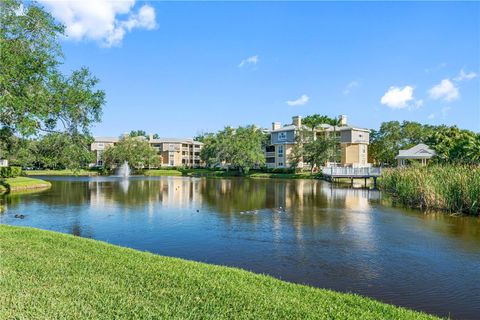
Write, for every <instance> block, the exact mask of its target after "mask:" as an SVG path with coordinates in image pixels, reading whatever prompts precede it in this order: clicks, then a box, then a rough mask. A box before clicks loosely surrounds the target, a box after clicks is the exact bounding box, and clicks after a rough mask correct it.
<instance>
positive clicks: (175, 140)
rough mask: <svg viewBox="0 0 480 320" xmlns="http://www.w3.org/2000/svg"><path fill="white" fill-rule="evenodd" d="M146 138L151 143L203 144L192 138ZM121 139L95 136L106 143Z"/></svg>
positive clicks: (96, 140)
mask: <svg viewBox="0 0 480 320" xmlns="http://www.w3.org/2000/svg"><path fill="white" fill-rule="evenodd" d="M142 138H143V139H144V140H146V141H148V142H150V143H192V144H195V145H203V143H202V142H200V141H195V140H193V139H192V138H162V137H160V138H159V139H151V140H148V139H147V138H145V137H142ZM118 141H120V138H117V137H95V142H97V143H98V142H100V143H101V142H106V143H116V142H118Z"/></svg>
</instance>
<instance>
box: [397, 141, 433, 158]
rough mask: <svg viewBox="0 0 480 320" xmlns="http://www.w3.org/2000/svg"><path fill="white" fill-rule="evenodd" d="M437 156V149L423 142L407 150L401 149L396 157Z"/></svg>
mask: <svg viewBox="0 0 480 320" xmlns="http://www.w3.org/2000/svg"><path fill="white" fill-rule="evenodd" d="M433 156H435V151H434V150H433V149H431V148H430V147H429V146H427V145H426V144H423V143H419V144H417V145H416V146H413V147H411V148H410V149H407V150H400V151H399V152H398V155H397V156H396V157H395V159H430V158H432V157H433Z"/></svg>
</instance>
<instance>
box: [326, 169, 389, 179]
mask: <svg viewBox="0 0 480 320" xmlns="http://www.w3.org/2000/svg"><path fill="white" fill-rule="evenodd" d="M322 174H323V175H326V176H332V177H333V176H336V177H378V176H380V175H381V174H382V169H381V168H379V167H367V168H350V167H330V168H322Z"/></svg>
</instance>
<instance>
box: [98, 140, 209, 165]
mask: <svg viewBox="0 0 480 320" xmlns="http://www.w3.org/2000/svg"><path fill="white" fill-rule="evenodd" d="M138 138H139V139H145V140H146V141H148V143H149V144H150V146H152V147H153V148H154V149H155V150H156V151H157V154H158V156H159V158H160V166H162V167H193V168H196V167H201V166H203V163H202V161H201V160H200V151H201V149H202V146H203V143H201V142H198V141H194V140H193V139H191V138H186V139H182V138H159V139H153V136H152V135H150V136H149V137H148V138H145V137H138ZM118 141H120V138H114V137H96V138H95V141H94V142H93V143H92V144H91V146H90V149H91V151H92V152H94V153H95V156H96V162H95V164H93V165H96V166H100V167H101V166H103V158H102V154H103V152H104V151H105V150H106V149H107V148H109V147H111V146H114V145H115V144H116V143H118Z"/></svg>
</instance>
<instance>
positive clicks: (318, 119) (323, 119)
mask: <svg viewBox="0 0 480 320" xmlns="http://www.w3.org/2000/svg"><path fill="white" fill-rule="evenodd" d="M329 121H330V118H329V117H328V116H321V115H319V114H312V115H310V116H306V117H305V118H304V119H303V121H302V123H303V124H304V125H305V126H307V127H309V128H310V129H311V130H312V133H313V139H314V140H315V139H316V138H317V137H316V135H315V134H314V133H315V130H316V129H317V128H318V127H319V126H320V125H322V124H327V123H329Z"/></svg>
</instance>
